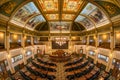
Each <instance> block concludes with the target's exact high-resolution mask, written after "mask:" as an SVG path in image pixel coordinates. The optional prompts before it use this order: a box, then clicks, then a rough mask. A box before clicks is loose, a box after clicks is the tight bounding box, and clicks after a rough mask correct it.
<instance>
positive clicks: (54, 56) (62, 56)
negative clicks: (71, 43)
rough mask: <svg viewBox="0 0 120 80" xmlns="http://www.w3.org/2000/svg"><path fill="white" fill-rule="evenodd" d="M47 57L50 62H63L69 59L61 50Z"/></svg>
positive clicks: (69, 56)
mask: <svg viewBox="0 0 120 80" xmlns="http://www.w3.org/2000/svg"><path fill="white" fill-rule="evenodd" d="M49 57H50V59H51V60H52V61H56V62H64V61H68V60H69V59H70V58H71V55H70V54H68V53H67V52H64V51H63V50H57V51H56V52H53V53H52V54H51V55H49Z"/></svg>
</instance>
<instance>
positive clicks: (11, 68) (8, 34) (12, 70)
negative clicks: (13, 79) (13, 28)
mask: <svg viewBox="0 0 120 80" xmlns="http://www.w3.org/2000/svg"><path fill="white" fill-rule="evenodd" d="M9 39H10V32H9V31H6V50H7V61H8V66H9V69H10V71H11V73H12V74H13V73H15V69H14V67H13V66H12V61H11V55H10V52H9V48H10V43H9Z"/></svg>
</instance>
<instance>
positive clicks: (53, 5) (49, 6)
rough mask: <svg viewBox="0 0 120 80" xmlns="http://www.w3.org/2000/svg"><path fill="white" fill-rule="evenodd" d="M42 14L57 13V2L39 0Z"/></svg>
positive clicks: (56, 0) (53, 0)
mask: <svg viewBox="0 0 120 80" xmlns="http://www.w3.org/2000/svg"><path fill="white" fill-rule="evenodd" d="M39 3H40V5H41V7H42V9H43V11H44V12H49V11H52V12H53V11H58V0H39Z"/></svg>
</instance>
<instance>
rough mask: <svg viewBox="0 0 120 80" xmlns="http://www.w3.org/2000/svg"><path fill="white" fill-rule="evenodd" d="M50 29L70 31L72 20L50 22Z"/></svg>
mask: <svg viewBox="0 0 120 80" xmlns="http://www.w3.org/2000/svg"><path fill="white" fill-rule="evenodd" d="M49 25H50V31H51V32H54V31H69V30H70V26H71V22H50V23H49Z"/></svg>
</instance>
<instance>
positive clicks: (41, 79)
mask: <svg viewBox="0 0 120 80" xmlns="http://www.w3.org/2000/svg"><path fill="white" fill-rule="evenodd" d="M36 80H45V79H43V78H40V77H39V78H37V79H36Z"/></svg>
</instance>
